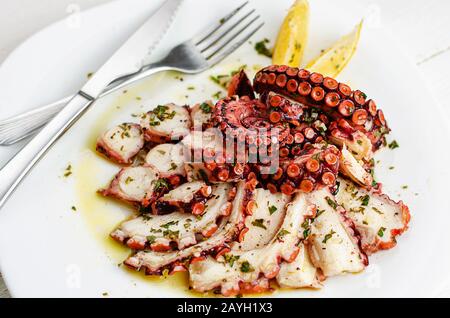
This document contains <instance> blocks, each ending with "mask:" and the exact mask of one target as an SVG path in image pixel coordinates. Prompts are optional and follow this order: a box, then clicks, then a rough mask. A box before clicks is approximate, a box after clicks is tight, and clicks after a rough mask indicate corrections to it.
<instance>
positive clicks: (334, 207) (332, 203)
mask: <svg viewBox="0 0 450 318" xmlns="http://www.w3.org/2000/svg"><path fill="white" fill-rule="evenodd" d="M325 200H327V203H328V205H329V206H331V207H332V208H333V209H334V210H336V208H337V203H336V202H335V201H334V200H333V199H332V198H330V197H326V198H325Z"/></svg>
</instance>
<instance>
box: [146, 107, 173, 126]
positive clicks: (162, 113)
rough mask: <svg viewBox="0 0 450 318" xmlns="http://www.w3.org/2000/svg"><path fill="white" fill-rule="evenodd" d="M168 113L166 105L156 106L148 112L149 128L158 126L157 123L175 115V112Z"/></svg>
mask: <svg viewBox="0 0 450 318" xmlns="http://www.w3.org/2000/svg"><path fill="white" fill-rule="evenodd" d="M168 111H169V106H166V105H158V106H156V108H155V109H153V110H152V111H151V112H150V120H149V125H150V126H158V125H159V124H160V123H159V121H164V120H165V119H172V118H174V117H175V115H176V112H175V111H172V112H168ZM158 120H159V121H158Z"/></svg>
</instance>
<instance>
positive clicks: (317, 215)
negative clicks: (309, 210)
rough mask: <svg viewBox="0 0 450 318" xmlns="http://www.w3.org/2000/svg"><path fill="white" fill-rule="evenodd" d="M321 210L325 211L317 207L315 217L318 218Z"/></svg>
mask: <svg viewBox="0 0 450 318" xmlns="http://www.w3.org/2000/svg"><path fill="white" fill-rule="evenodd" d="M323 212H325V210H319V209H317V212H316V216H315V218H318V217H319V216H320V215H321V214H322V213H323Z"/></svg>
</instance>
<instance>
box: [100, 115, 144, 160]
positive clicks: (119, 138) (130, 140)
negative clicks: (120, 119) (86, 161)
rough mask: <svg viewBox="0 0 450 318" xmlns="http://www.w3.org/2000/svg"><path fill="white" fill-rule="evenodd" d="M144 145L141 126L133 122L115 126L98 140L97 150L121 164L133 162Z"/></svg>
mask: <svg viewBox="0 0 450 318" xmlns="http://www.w3.org/2000/svg"><path fill="white" fill-rule="evenodd" d="M143 147H144V134H143V132H142V129H141V126H140V125H138V124H133V123H123V124H120V125H118V126H115V127H113V128H111V129H109V130H108V131H106V132H105V133H104V134H102V135H101V136H100V137H99V138H98V140H97V151H99V152H101V153H102V154H104V155H105V156H106V157H108V158H110V159H111V160H113V161H115V162H117V163H121V164H130V163H132V159H133V158H134V156H136V155H137V153H138V152H139V151H140V150H141V149H142V148H143Z"/></svg>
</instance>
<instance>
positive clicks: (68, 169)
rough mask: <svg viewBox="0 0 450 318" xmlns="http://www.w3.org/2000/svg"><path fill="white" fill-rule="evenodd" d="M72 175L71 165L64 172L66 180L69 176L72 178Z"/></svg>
mask: <svg viewBox="0 0 450 318" xmlns="http://www.w3.org/2000/svg"><path fill="white" fill-rule="evenodd" d="M71 174H72V165H71V164H69V165H68V166H67V167H66V170H64V178H67V177H68V176H70V175H71Z"/></svg>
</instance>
